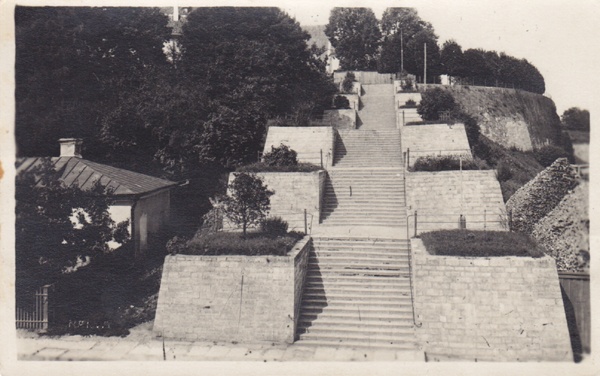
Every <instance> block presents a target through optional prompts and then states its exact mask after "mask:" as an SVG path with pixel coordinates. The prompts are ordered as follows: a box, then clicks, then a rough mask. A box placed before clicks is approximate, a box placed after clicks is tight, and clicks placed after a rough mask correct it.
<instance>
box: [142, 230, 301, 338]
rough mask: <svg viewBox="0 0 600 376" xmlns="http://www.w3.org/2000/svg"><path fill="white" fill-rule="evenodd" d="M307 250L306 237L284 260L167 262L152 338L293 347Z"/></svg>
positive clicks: (199, 258)
mask: <svg viewBox="0 0 600 376" xmlns="http://www.w3.org/2000/svg"><path fill="white" fill-rule="evenodd" d="M310 247H312V241H311V239H310V237H308V236H306V237H304V238H303V239H302V240H301V241H300V242H298V243H297V244H296V245H295V246H294V249H292V250H291V251H290V253H289V255H288V256H185V255H176V256H167V257H166V258H165V263H164V266H163V275H162V280H161V285H160V292H159V296H158V304H157V309H156V319H155V320H154V328H153V331H154V333H155V334H157V335H162V336H163V337H164V338H169V339H178V340H187V341H196V340H202V341H224V342H232V341H237V342H241V343H252V342H263V341H269V342H276V343H293V342H294V335H295V333H296V325H297V321H298V317H299V314H300V303H301V301H300V300H301V298H302V289H303V287H304V278H305V276H306V269H307V262H308V252H309V249H310Z"/></svg>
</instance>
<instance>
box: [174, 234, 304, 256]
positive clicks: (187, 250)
mask: <svg viewBox="0 0 600 376" xmlns="http://www.w3.org/2000/svg"><path fill="white" fill-rule="evenodd" d="M303 236H304V234H301V233H299V232H288V233H287V234H285V235H279V236H277V235H269V234H265V233H262V232H258V233H249V234H247V235H246V237H245V238H244V237H243V235H242V233H237V232H217V233H212V234H205V235H200V236H196V237H194V238H193V239H192V240H190V241H189V242H188V243H187V245H186V247H184V248H183V249H182V250H181V251H180V253H181V254H184V255H199V256H203V255H204V256H221V255H240V256H285V255H287V254H288V252H289V251H290V250H291V249H292V248H293V247H294V245H295V244H296V243H297V242H298V240H300V239H302V237H303Z"/></svg>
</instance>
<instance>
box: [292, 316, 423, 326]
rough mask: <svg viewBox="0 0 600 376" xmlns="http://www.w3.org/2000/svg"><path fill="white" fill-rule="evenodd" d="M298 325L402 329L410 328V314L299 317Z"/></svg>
mask: <svg viewBox="0 0 600 376" xmlns="http://www.w3.org/2000/svg"><path fill="white" fill-rule="evenodd" d="M298 325H299V326H302V327H309V326H311V325H312V326H315V327H316V326H317V325H318V326H325V327H348V326H352V327H355V328H362V327H378V328H382V329H385V328H389V329H394V328H398V329H404V328H412V327H413V322H412V314H411V313H410V312H409V313H408V314H403V315H397V316H393V317H387V318H381V319H380V318H362V317H360V316H358V315H356V316H352V317H350V316H340V315H336V316H324V317H319V316H318V315H305V316H301V317H300V319H299V320H298Z"/></svg>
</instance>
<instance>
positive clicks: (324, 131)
mask: <svg viewBox="0 0 600 376" xmlns="http://www.w3.org/2000/svg"><path fill="white" fill-rule="evenodd" d="M281 144H284V145H287V146H288V147H289V148H291V149H293V150H295V151H296V153H298V161H299V162H308V163H312V164H315V165H317V166H320V165H321V152H322V155H323V166H324V167H325V168H328V167H331V166H332V164H333V152H334V129H333V128H332V127H269V131H268V133H267V139H266V141H265V147H264V149H263V153H268V152H270V151H271V147H272V146H273V147H278V146H279V145H281Z"/></svg>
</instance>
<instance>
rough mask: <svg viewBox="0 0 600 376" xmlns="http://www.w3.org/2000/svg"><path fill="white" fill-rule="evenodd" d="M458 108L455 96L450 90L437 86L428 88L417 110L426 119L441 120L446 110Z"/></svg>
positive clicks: (451, 110)
mask: <svg viewBox="0 0 600 376" xmlns="http://www.w3.org/2000/svg"><path fill="white" fill-rule="evenodd" d="M456 108H457V105H456V102H455V101H454V97H453V96H452V94H450V93H449V92H448V91H446V90H444V89H442V88H439V87H436V88H433V89H427V90H426V91H425V92H424V93H423V94H422V98H421V102H420V103H419V105H418V106H417V112H418V113H419V115H421V116H422V117H423V119H424V120H439V118H440V115H441V114H442V112H444V111H450V112H453V111H455V110H456Z"/></svg>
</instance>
